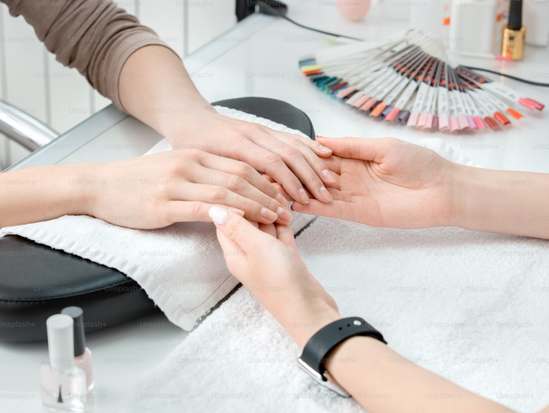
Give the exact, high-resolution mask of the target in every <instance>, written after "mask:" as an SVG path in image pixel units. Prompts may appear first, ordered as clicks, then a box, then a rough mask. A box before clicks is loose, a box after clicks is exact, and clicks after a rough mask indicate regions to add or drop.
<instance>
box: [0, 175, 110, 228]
mask: <svg viewBox="0 0 549 413" xmlns="http://www.w3.org/2000/svg"><path fill="white" fill-rule="evenodd" d="M91 168H92V166H91V164H71V165H47V166H39V167H36V168H28V169H22V170H19V171H13V172H5V173H1V174H0V228H2V227H6V226H12V225H21V224H29V223H32V222H38V221H46V220H49V219H53V218H58V217H60V216H63V215H68V214H74V215H79V214H86V213H87V211H88V201H89V198H90V194H91V193H92V188H91V186H95V185H100V184H101V183H100V182H98V181H94V180H93V179H90V174H89V170H90V169H91Z"/></svg>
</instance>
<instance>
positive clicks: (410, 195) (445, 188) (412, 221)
mask: <svg viewBox="0 0 549 413" xmlns="http://www.w3.org/2000/svg"><path fill="white" fill-rule="evenodd" d="M319 140H320V141H321V142H322V144H323V145H325V146H328V147H330V148H331V149H332V151H333V153H334V156H332V157H331V158H330V159H326V160H325V162H326V164H327V165H328V167H329V169H330V171H331V173H332V174H333V175H334V177H335V179H336V183H335V184H333V185H330V186H329V187H328V190H329V191H330V193H331V194H332V197H333V198H334V201H333V202H332V203H330V204H322V203H319V202H318V201H316V200H311V202H310V203H309V204H302V203H299V201H296V202H295V203H294V204H293V205H292V209H293V210H294V211H296V212H303V213H307V214H312V215H323V216H328V217H336V218H341V219H345V220H348V221H355V222H360V223H363V224H367V225H370V226H376V227H391V228H426V227H433V226H439V225H443V224H445V223H448V222H450V221H451V220H452V216H453V214H454V210H455V208H454V202H453V199H454V185H453V177H454V174H455V166H456V164H454V163H452V162H450V161H448V160H446V159H444V158H443V157H441V156H440V155H438V154H437V153H435V152H433V151H431V150H429V149H426V148H423V147H421V146H417V145H413V144H410V143H407V142H404V141H400V140H398V139H393V138H382V139H361V138H341V139H328V138H322V137H319ZM285 195H288V194H285Z"/></svg>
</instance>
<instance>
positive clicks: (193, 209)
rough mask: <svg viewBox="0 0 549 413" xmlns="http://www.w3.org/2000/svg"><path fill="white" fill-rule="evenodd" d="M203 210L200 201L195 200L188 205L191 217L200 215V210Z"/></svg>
mask: <svg viewBox="0 0 549 413" xmlns="http://www.w3.org/2000/svg"><path fill="white" fill-rule="evenodd" d="M201 211H202V205H201V204H199V203H198V202H193V203H191V204H190V205H189V207H188V213H189V216H190V217H191V218H195V217H197V216H198V215H200V212H201Z"/></svg>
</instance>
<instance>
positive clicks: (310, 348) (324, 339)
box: [297, 317, 387, 396]
mask: <svg viewBox="0 0 549 413" xmlns="http://www.w3.org/2000/svg"><path fill="white" fill-rule="evenodd" d="M354 336H367V337H372V338H375V339H376V340H379V341H381V342H383V343H385V344H387V342H386V341H385V339H384V338H383V335H382V334H381V333H380V332H379V331H377V330H376V329H375V328H374V327H372V326H371V325H370V324H368V323H367V322H366V321H365V320H364V319H362V318H360V317H347V318H342V319H340V320H337V321H334V322H333V323H330V324H328V325H327V326H325V327H323V328H321V329H320V330H319V331H317V332H316V333H315V335H313V336H312V337H311V338H310V339H309V341H308V342H307V344H306V345H305V348H304V349H303V353H302V354H301V357H300V358H299V359H298V360H297V361H298V363H299V364H300V366H301V367H302V368H303V369H304V370H305V371H307V373H309V374H310V375H311V376H313V378H315V379H316V380H317V381H320V382H326V381H327V379H326V377H325V375H324V373H325V371H326V369H325V367H324V362H325V361H326V358H327V357H328V355H329V354H330V352H331V351H332V350H333V349H334V348H335V347H336V346H337V345H338V344H340V343H342V342H343V341H345V340H347V339H348V338H351V337H354ZM329 387H330V388H332V386H329ZM336 387H337V386H336ZM332 390H334V391H336V392H337V393H339V394H341V395H346V396H348V393H346V392H345V393H346V394H343V393H341V392H340V391H338V390H337V389H333V388H332ZM341 390H342V389H341Z"/></svg>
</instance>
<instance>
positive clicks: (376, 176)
mask: <svg viewBox="0 0 549 413" xmlns="http://www.w3.org/2000/svg"><path fill="white" fill-rule="evenodd" d="M319 140H320V142H321V143H322V144H323V145H325V146H327V147H329V148H330V149H332V151H333V153H334V156H332V157H331V158H330V159H326V160H325V162H326V164H327V165H328V167H329V168H330V171H331V173H332V174H333V176H334V178H335V182H334V184H333V185H330V186H329V187H328V190H329V191H330V193H331V194H332V196H333V198H334V201H333V202H332V203H330V204H324V203H321V202H318V201H316V200H311V201H310V202H309V203H308V204H301V203H298V202H297V201H294V204H293V205H292V209H293V210H295V211H298V212H304V213H309V214H315V215H324V216H330V217H335V218H341V219H346V220H350V221H355V222H360V223H364V224H367V225H371V226H384V227H393V228H422V227H429V226H436V225H447V224H448V223H450V222H451V220H452V217H453V212H454V209H455V208H454V202H453V197H454V193H453V192H454V190H453V189H452V188H453V185H452V183H453V180H454V178H455V168H457V167H458V166H457V165H456V164H453V163H452V162H449V161H447V160H445V159H444V158H442V157H441V156H439V155H437V154H436V153H435V152H433V151H431V150H428V149H425V148H422V147H420V146H417V145H412V144H409V143H406V142H403V141H400V140H398V139H392V138H384V139H354V138H342V139H327V138H321V137H319ZM271 181H272V179H271ZM274 185H275V186H277V187H278V189H279V190H280V191H282V192H283V193H284V194H285V195H286V196H287V197H288V199H289V200H293V199H292V198H291V197H290V196H289V195H288V194H287V193H286V192H285V191H284V189H283V188H281V187H280V186H279V185H278V184H274ZM210 216H211V217H212V220H213V221H214V222H215V224H216V226H217V236H218V239H219V242H220V244H221V247H222V249H223V251H224V252H225V254H224V256H225V260H226V262H227V266H228V268H229V271H230V272H231V273H232V274H233V275H234V276H235V277H237V278H238V279H239V280H240V281H241V282H242V283H243V284H244V285H245V286H246V287H247V288H248V289H249V290H250V291H251V292H252V293H253V294H254V295H255V296H256V297H257V299H258V300H259V301H260V302H261V304H262V305H263V306H264V307H265V308H266V309H267V310H268V311H269V312H270V313H271V314H272V315H273V316H274V317H275V318H276V319H277V320H278V322H279V323H280V324H281V325H282V326H284V327H285V328H286V330H287V331H288V332H289V334H290V335H291V336H292V337H293V339H294V340H295V341H296V343H297V344H298V345H299V346H300V347H303V346H304V345H305V344H306V342H307V341H308V339H309V338H310V337H311V336H312V335H313V334H314V333H315V332H316V331H318V330H319V329H320V328H321V327H323V326H325V325H326V324H328V323H330V322H332V321H335V320H336V319H338V318H340V316H339V312H338V309H337V305H336V303H335V301H334V300H333V298H332V297H331V296H330V295H329V294H328V293H327V292H326V291H325V290H324V288H322V286H321V285H320V284H319V283H318V281H316V280H315V278H314V277H313V276H312V275H311V274H310V273H309V271H308V270H307V267H306V266H305V264H304V263H303V261H302V260H301V258H300V256H299V254H298V253H297V249H296V244H295V241H294V237H293V233H292V231H291V229H290V228H289V227H288V226H287V225H262V224H259V225H258V224H254V223H250V222H248V221H246V220H245V219H244V218H242V217H241V216H239V215H238V214H235V213H233V212H231V211H227V210H224V209H221V208H212V209H211V210H210Z"/></svg>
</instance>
